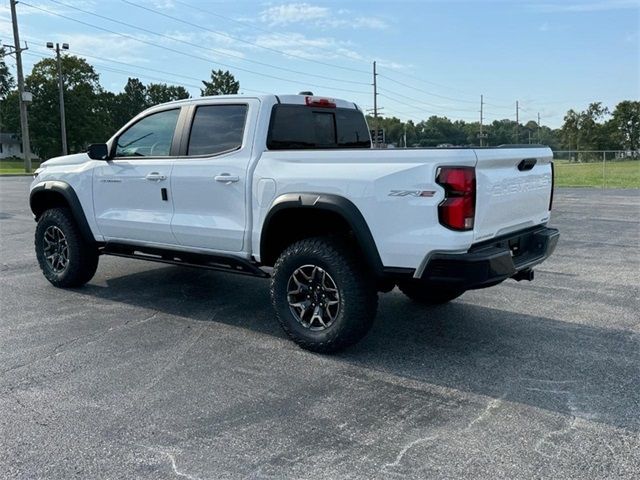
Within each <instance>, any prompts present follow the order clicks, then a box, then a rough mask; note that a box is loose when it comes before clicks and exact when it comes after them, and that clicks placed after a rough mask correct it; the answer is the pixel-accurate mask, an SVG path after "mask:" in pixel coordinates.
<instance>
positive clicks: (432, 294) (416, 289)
mask: <svg viewBox="0 0 640 480" xmlns="http://www.w3.org/2000/svg"><path fill="white" fill-rule="evenodd" d="M398 288H399V289H400V291H402V293H404V294H405V295H406V296H407V297H409V298H410V299H411V300H413V301H414V302H418V303H422V304H423V305H441V304H443V303H447V302H450V301H451V300H454V299H456V298H458V297H459V296H460V295H462V294H463V293H464V292H465V291H464V290H460V289H455V288H450V287H443V286H439V285H432V284H427V283H426V282H423V281H422V280H419V279H411V280H404V281H402V282H400V283H399V284H398Z"/></svg>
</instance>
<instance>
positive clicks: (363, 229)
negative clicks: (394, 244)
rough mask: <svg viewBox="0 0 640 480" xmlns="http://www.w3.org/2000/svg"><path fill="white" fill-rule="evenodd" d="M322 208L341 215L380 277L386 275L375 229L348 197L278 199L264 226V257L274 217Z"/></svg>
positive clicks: (299, 195) (296, 195) (321, 195)
mask: <svg viewBox="0 0 640 480" xmlns="http://www.w3.org/2000/svg"><path fill="white" fill-rule="evenodd" d="M297 208H305V209H307V208H308V209H319V210H326V211H330V212H334V213H337V214H338V215H340V216H342V217H343V218H344V219H345V220H346V222H347V223H348V224H349V226H350V227H351V230H352V231H353V234H354V235H355V238H356V240H357V242H358V245H359V246H360V248H361V250H362V253H363V255H364V257H365V260H366V261H367V264H368V266H369V268H370V269H371V270H372V272H373V273H374V274H375V275H376V276H377V277H382V276H384V270H383V265H382V259H381V258H380V253H379V252H378V247H377V246H376V243H375V240H374V239H373V235H371V230H370V229H369V226H368V225H367V222H366V220H365V219H364V217H363V216H362V213H361V212H360V210H359V209H358V207H356V206H355V205H354V204H353V202H351V201H350V200H348V199H347V198H345V197H342V196H340V195H335V194H329V193H285V194H283V195H280V196H279V197H277V198H276V199H275V200H274V201H273V203H272V204H271V208H270V210H269V212H268V213H267V215H266V217H265V219H264V222H263V223H262V231H261V235H260V254H261V256H262V255H263V254H264V252H265V251H266V241H267V239H266V235H265V234H266V232H267V231H268V228H269V223H270V222H271V220H272V219H273V217H274V216H275V215H276V214H277V213H278V212H280V211H282V210H285V209H297Z"/></svg>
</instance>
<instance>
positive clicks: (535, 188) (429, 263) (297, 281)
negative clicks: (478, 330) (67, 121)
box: [30, 94, 559, 352]
mask: <svg viewBox="0 0 640 480" xmlns="http://www.w3.org/2000/svg"><path fill="white" fill-rule="evenodd" d="M552 199H553V164H552V153H551V150H549V148H546V147H542V146H504V147H497V148H444V149H443V148H435V149H429V148H419V149H418V148H417V149H413V148H410V149H374V148H372V145H371V138H370V134H369V128H368V126H367V123H366V120H365V117H364V114H363V112H362V110H361V109H360V108H359V107H358V106H357V105H355V104H354V103H352V102H348V101H344V100H336V99H331V98H322V97H317V96H313V95H306V94H301V95H280V96H278V95H263V96H238V95H233V96H217V97H203V98H197V99H188V100H181V101H177V102H172V103H167V104H163V105H158V106H155V107H152V108H150V109H148V110H146V111H144V112H142V113H140V114H139V115H138V116H136V117H135V118H133V119H132V120H131V121H130V122H129V123H128V124H127V125H125V126H124V127H123V128H122V129H121V130H120V131H118V132H117V133H116V134H115V135H114V136H113V137H112V138H111V139H110V140H109V141H107V143H105V144H95V145H91V146H90V147H89V150H88V152H87V153H79V154H75V155H68V156H64V157H58V158H53V159H50V160H48V161H46V162H44V163H43V164H42V166H41V167H40V168H39V169H38V170H37V171H36V175H35V179H34V181H33V184H32V185H31V189H30V206H31V210H32V212H33V214H34V216H35V219H36V221H37V227H36V232H35V250H36V255H37V259H38V262H39V264H40V267H41V269H42V271H43V273H44V275H45V277H46V278H47V280H49V282H51V283H52V284H53V285H55V286H56V287H63V288H65V287H78V286H80V285H82V284H84V283H86V282H88V281H89V280H91V278H92V277H93V275H94V273H95V272H96V268H97V267H98V259H99V258H100V255H117V256H121V257H128V258H136V259H144V260H151V261H157V262H164V263H169V264H177V265H186V266H195V267H200V268H208V269H213V270H225V271H229V272H234V273H240V274H245V275H254V276H260V277H264V278H270V282H271V288H270V292H271V300H272V303H273V308H274V310H275V314H276V316H277V318H278V320H279V322H280V324H281V325H282V328H283V329H284V330H285V332H286V333H287V334H288V335H289V337H291V338H292V339H293V340H294V341H295V342H297V343H298V344H299V345H300V346H302V347H303V348H306V349H309V350H313V351H319V352H331V351H336V350H339V349H342V348H345V347H347V346H349V345H352V344H354V343H355V342H357V341H358V340H360V339H361V338H362V337H363V336H364V335H365V334H366V333H367V331H368V330H369V328H370V327H371V325H372V322H373V320H374V317H375V315H376V308H377V301H378V292H388V291H390V290H392V289H393V288H394V287H395V286H398V287H399V289H400V290H401V291H402V292H404V294H406V295H407V296H408V297H409V298H410V299H412V300H415V301H417V302H421V303H423V304H427V305H429V304H440V303H444V302H448V301H450V300H453V299H455V298H456V297H459V296H460V295H462V294H463V293H464V292H465V291H466V290H470V289H478V288H485V287H490V286H492V285H497V284H499V283H500V282H502V281H504V280H507V279H509V278H512V279H515V280H531V279H533V270H532V267H534V266H535V265H537V264H539V263H541V262H542V261H544V260H545V259H546V258H547V257H548V256H549V255H550V254H551V253H552V252H553V250H554V248H555V246H556V243H557V241H558V237H559V233H558V231H557V230H556V229H553V228H549V227H547V222H548V221H549V215H550V210H551V204H552Z"/></svg>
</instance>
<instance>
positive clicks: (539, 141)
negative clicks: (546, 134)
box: [538, 112, 542, 144]
mask: <svg viewBox="0 0 640 480" xmlns="http://www.w3.org/2000/svg"><path fill="white" fill-rule="evenodd" d="M540 143H542V142H541V140H540V112H538V144H540Z"/></svg>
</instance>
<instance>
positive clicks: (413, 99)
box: [379, 90, 476, 113]
mask: <svg viewBox="0 0 640 480" xmlns="http://www.w3.org/2000/svg"><path fill="white" fill-rule="evenodd" d="M386 92H388V93H391V94H392V95H394V96H397V97H401V98H406V99H407V100H411V101H412V102H413V104H409V103H406V102H403V101H401V100H398V99H397V98H393V97H390V96H389V95H388V94H385V93H379V95H380V96H383V97H386V98H387V99H389V100H392V101H394V102H398V103H402V104H404V105H407V106H409V107H415V106H416V104H417V105H426V106H428V107H430V108H435V109H439V110H447V111H458V112H473V113H475V112H476V110H470V109H465V108H454V107H447V106H444V105H435V104H433V103H428V102H424V101H416V100H415V98H413V97H409V96H407V95H402V94H401V93H398V92H394V91H391V90H386Z"/></svg>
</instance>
